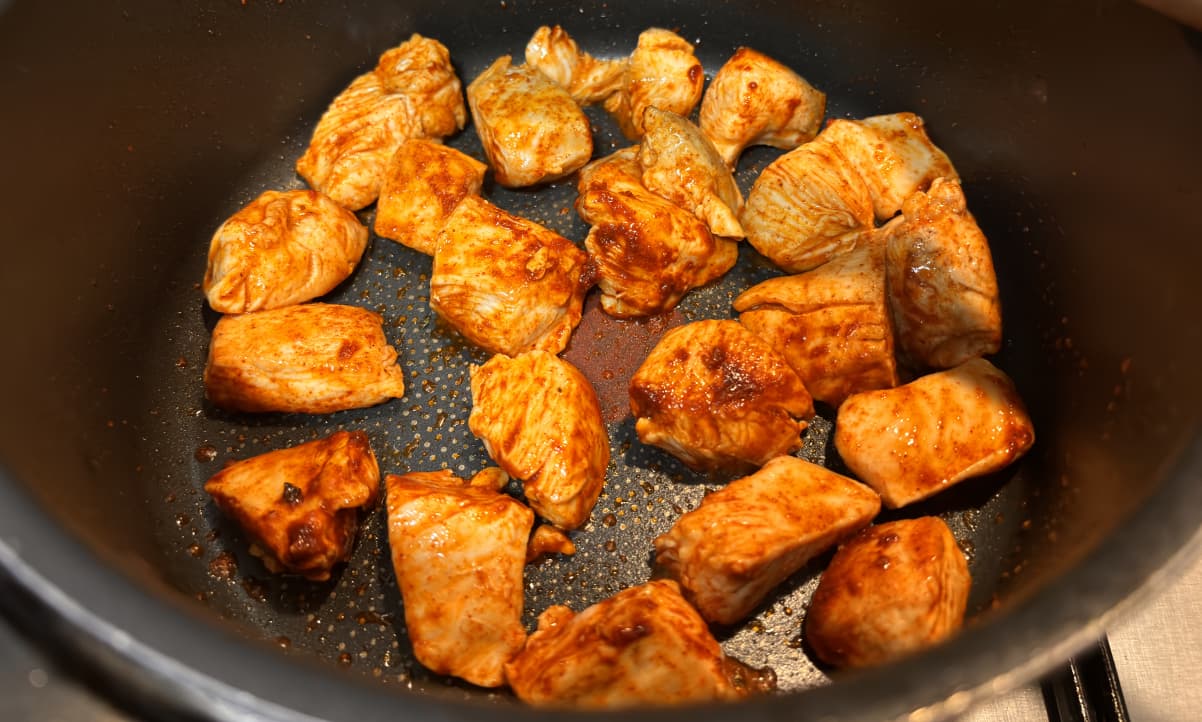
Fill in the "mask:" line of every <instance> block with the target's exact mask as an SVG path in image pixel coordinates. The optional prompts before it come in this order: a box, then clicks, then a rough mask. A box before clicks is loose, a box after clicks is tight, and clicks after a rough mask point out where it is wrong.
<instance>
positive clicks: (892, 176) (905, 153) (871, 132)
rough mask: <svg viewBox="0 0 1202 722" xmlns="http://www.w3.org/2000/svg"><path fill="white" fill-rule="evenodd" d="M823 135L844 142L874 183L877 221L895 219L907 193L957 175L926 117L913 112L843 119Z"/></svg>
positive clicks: (842, 147) (870, 186)
mask: <svg viewBox="0 0 1202 722" xmlns="http://www.w3.org/2000/svg"><path fill="white" fill-rule="evenodd" d="M818 137H819V138H820V139H822V140H824V141H826V142H829V143H833V144H835V145H837V146H839V150H841V151H843V155H845V156H846V157H847V160H848V162H849V163H851V166H852V167H853V168H854V169H855V170H856V171H857V172H859V174H860V177H862V178H863V179H864V182H865V183H867V184H868V192H869V194H870V195H871V196H872V207H873V212H874V213H875V214H876V217H877V220H881V221H883V220H886V219H889V218H892V217H893V216H894V214H896V213H897V212H898V211H899V210H901V207H902V202H903V201H905V200H906V198H908V197H909V196H910V195H911V194H912V193H914V192H915V191H919V190H926V189H927V188H928V187H929V186H930V185H931V182H932V181H934V180H935V179H936V178H951V179H955V178H957V176H956V169H955V168H953V167H952V162H951V161H950V160H948V157H947V155H945V154H944V152H943V151H941V150H939V148H937V147H935V144H934V143H932V142H931V139H930V138H928V137H927V133H926V129H925V127H924V126H923V122H922V118H920V117H918V116H917V115H914V114H913V113H893V114H892V115H878V116H874V117H872V118H865V119H863V120H844V119H842V118H838V119H835V120H832V121H831V122H830V124H829V125H827V127H826V128H825V129H823V131H822V134H821V135H819V136H818Z"/></svg>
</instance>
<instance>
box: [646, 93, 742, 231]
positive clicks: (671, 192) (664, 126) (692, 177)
mask: <svg viewBox="0 0 1202 722" xmlns="http://www.w3.org/2000/svg"><path fill="white" fill-rule="evenodd" d="M643 131H644V133H643V141H642V143H640V144H639V165H641V166H642V167H643V176H642V181H643V185H644V186H646V188H647V190H649V191H652V192H653V193H656V194H658V195H659V196H661V197H663V198H666V199H668V200H670V201H672V202H673V203H675V204H676V205H678V206H680V207H681V208H684V209H685V210H686V211H689V212H690V213H692V214H693V215H695V216H697V217H698V218H700V219H701V220H703V221H705V225H706V226H708V227H709V229H710V232H711V233H713V234H714V235H715V236H722V237H723V238H733V239H738V238H742V237H743V236H744V235H746V234H744V233H743V227H742V226H741V225H739V211H741V210H743V194H742V193H740V192H739V186H738V185H736V184H735V177H734V176H733V175H732V174H731V172H730V169H729V168H727V167H726V164H725V163H724V162H723V161H722V157H721V156H720V155H718V151H717V150H715V149H714V145H713V143H711V142H710V141H709V140H707V139H706V137H705V136H704V135H702V134H701V130H700V129H698V128H697V126H695V125H693V123H692V122H691V121H689V119H688V118H684V117H681V116H679V115H677V114H675V113H671V112H668V111H665V110H660V109H659V108H655V107H650V108H647V110H646V112H645V113H643Z"/></svg>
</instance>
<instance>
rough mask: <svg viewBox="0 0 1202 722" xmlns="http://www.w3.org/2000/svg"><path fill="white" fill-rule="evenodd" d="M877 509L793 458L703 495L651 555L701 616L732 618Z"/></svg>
mask: <svg viewBox="0 0 1202 722" xmlns="http://www.w3.org/2000/svg"><path fill="white" fill-rule="evenodd" d="M880 509H881V499H880V497H878V496H877V495H876V493H875V492H873V491H872V490H871V489H869V488H868V487H866V486H864V485H863V484H859V483H856V482H854V481H852V480H851V479H848V478H847V477H845V476H840V475H839V474H836V473H835V472H833V471H828V470H827V469H824V468H823V467H821V466H818V465H816V464H811V463H810V462H808V461H803V460H802V459H798V458H797V457H794V456H778V457H776V458H775V459H773V460H772V461H769V462H768V463H767V464H765V465H764V467H763V468H762V469H760V470H759V471H757V472H755V473H754V474H752V475H751V476H745V477H743V478H741V479H736V480H734V481H732V482H730V483H729V484H727V485H726V486H725V487H723V488H722V489H720V490H718V491H716V492H713V493H712V494H708V495H707V496H706V497H705V499H703V500H702V502H701V506H699V507H697V508H696V509H694V510H693V511H690V512H688V513H687V514H685V515H684V516H682V517H680V518H679V519H677V520H676V523H675V524H674V525H673V526H672V529H671V530H670V531H669V532H668V533H667V534H661V535H660V536H659V537H658V538H656V540H655V561H656V563H657V564H659V565H660V566H661V567H663V568H664V570H665V571H666V572H667V573H668V574H669V575H670V576H671V577H672V578H673V579H676V580H677V581H678V582H680V585H681V586H682V587H683V588H684V593H685V597H686V598H687V599H688V600H689V601H690V602H692V604H693V606H695V607H697V611H699V612H701V616H703V617H705V619H706V620H707V621H710V622H717V623H718V624H734V623H735V622H738V621H739V620H741V619H743V618H744V617H746V616H748V615H749V614H751V613H752V612H753V611H754V610H755V608H756V607H757V606H759V604H760V602H762V601H763V600H764V598H765V597H766V596H767V595H768V593H769V592H771V591H772V589H773V588H774V587H776V585H778V584H780V583H781V582H783V581H784V580H785V579H787V578H788V577H789V576H790V575H791V574H793V572H796V571H797V570H798V569H801V568H802V567H803V566H805V564H806V563H807V562H809V561H810V560H811V559H813V558H814V557H815V556H817V555H819V554H821V553H822V552H824V551H826V550H827V549H829V548H831V547H833V546H834V545H835V544H838V543H839V542H840V541H842V540H843V539H846V538H847V537H849V536H851V535H852V534H854V533H855V532H857V531H859V530H860V529H862V528H864V527H865V526H867V525H868V524H869V522H871V521H872V518H873V517H875V516H876V514H877V512H878V511H880Z"/></svg>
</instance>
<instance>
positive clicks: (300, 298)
mask: <svg viewBox="0 0 1202 722" xmlns="http://www.w3.org/2000/svg"><path fill="white" fill-rule="evenodd" d="M367 237H368V233H367V228H365V227H364V226H363V224H362V223H360V222H359V219H358V218H356V217H355V214H354V213H351V212H350V211H348V210H346V209H345V208H343V207H342V206H340V205H338V204H337V203H335V202H334V201H332V200H330V199H329V198H328V197H326V196H325V195H323V194H321V193H317V192H315V191H266V192H265V193H263V194H262V195H260V196H259V197H258V198H256V199H255V200H253V201H251V202H250V203H249V204H248V205H247V206H246V207H245V208H243V209H242V210H240V211H238V212H237V213H235V214H234V215H232V216H230V217H229V219H228V220H226V221H225V223H222V224H221V227H220V228H218V229H217V232H216V233H214V234H213V240H212V242H211V243H210V244H209V263H208V267H207V268H206V269H205V277H204V293H205V296H206V297H207V298H208V299H209V305H210V306H212V308H213V310H214V311H217V312H218V313H246V312H248V311H264V310H267V309H272V308H280V307H282V306H291V305H292V304H294V303H304V302H305V301H311V300H313V299H314V298H317V297H318V296H324V295H325V294H327V293H329V292H330V291H332V290H334V287H335V286H337V285H338V284H339V283H342V282H343V281H344V280H346V278H347V277H348V276H350V275H351V272H352V271H354V270H355V266H356V265H357V264H358V263H359V259H360V258H361V257H362V256H363V250H364V249H365V248H367Z"/></svg>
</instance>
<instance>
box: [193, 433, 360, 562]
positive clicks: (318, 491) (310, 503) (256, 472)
mask: <svg viewBox="0 0 1202 722" xmlns="http://www.w3.org/2000/svg"><path fill="white" fill-rule="evenodd" d="M379 486H380V468H379V466H377V465H376V457H375V455H374V454H372V452H371V446H370V444H369V443H368V439H367V434H365V433H363V432H362V431H336V432H334V433H333V434H331V435H330V436H328V437H326V438H324V439H318V440H316V441H310V442H308V443H305V444H301V445H300V446H293V447H291V448H287V449H278V450H276V451H269V452H267V453H265V454H260V455H258V456H252V457H251V458H249V459H244V460H242V461H237V462H234V463H233V464H230V465H229V466H227V467H225V468H224V469H222V470H221V471H219V472H217V473H216V474H214V475H213V476H212V477H211V478H210V479H209V480H208V481H207V482H205V491H207V492H208V493H209V494H210V495H211V496H212V497H213V501H214V502H215V503H216V504H217V508H218V509H221V511H223V512H224V513H225V514H227V515H228V516H230V517H232V518H233V519H234V521H236V522H238V524H239V525H240V526H241V527H242V529H243V530H244V531H245V532H246V535H247V536H248V537H249V538H250V539H251V540H252V542H253V543H252V545H251V553H253V554H255V555H256V556H259V557H261V558H262V560H263V564H264V566H266V567H267V569H268V570H270V571H272V572H283V573H287V574H300V575H302V576H304V577H306V578H308V579H312V580H314V581H324V580H326V579H329V578H330V571H331V570H332V569H333V568H334V565H336V564H338V563H340V562H344V561H346V560H347V559H349V558H350V555H351V548H352V547H353V546H354V543H355V533H356V532H357V531H358V529H359V512H360V510H361V509H368V508H371V507H372V506H374V505H375V503H376V498H377V496H379Z"/></svg>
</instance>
